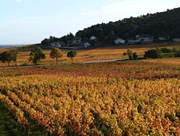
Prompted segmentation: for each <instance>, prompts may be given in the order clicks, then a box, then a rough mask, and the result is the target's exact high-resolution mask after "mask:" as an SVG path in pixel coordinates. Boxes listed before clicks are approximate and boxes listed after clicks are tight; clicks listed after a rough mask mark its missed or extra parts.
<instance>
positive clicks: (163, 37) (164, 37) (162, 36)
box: [158, 34, 169, 41]
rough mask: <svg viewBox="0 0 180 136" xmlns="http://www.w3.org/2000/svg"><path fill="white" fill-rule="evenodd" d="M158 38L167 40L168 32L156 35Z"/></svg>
mask: <svg viewBox="0 0 180 136" xmlns="http://www.w3.org/2000/svg"><path fill="white" fill-rule="evenodd" d="M158 40H160V41H166V40H169V35H168V34H161V35H159V36H158Z"/></svg>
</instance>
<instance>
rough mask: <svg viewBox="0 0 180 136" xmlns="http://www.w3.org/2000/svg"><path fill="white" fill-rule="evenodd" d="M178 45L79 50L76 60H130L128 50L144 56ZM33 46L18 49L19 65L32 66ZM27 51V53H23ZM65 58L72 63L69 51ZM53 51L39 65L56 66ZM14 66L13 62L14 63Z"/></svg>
mask: <svg viewBox="0 0 180 136" xmlns="http://www.w3.org/2000/svg"><path fill="white" fill-rule="evenodd" d="M176 45H180V42H179V43H178V42H177V43H174V42H172V43H152V44H147V45H126V46H112V47H102V48H97V49H90V50H77V56H76V57H75V58H74V62H75V63H79V62H86V61H94V60H110V59H122V58H128V56H123V53H124V52H126V51H127V49H128V48H131V49H132V51H133V52H136V53H137V55H138V56H144V52H145V51H147V50H148V49H152V48H157V47H160V48H161V47H168V48H173V47H174V46H176ZM32 47H33V46H32V45H30V46H29V47H28V48H27V49H26V48H25V49H24V48H18V50H19V52H18V56H17V65H23V64H26V65H32V63H29V61H28V59H29V54H30V50H31V49H32ZM4 50H8V49H0V52H2V51H4ZM23 50H25V51H23ZM62 51H63V57H62V58H60V59H59V63H62V64H63V63H71V60H70V59H69V58H68V57H67V52H68V50H62ZM50 52H51V50H50V49H49V50H44V53H45V56H46V59H42V60H41V62H40V63H39V64H42V65H44V64H55V63H56V62H55V60H54V59H52V58H50ZM12 65H14V64H13V62H12ZM0 66H8V64H7V63H0Z"/></svg>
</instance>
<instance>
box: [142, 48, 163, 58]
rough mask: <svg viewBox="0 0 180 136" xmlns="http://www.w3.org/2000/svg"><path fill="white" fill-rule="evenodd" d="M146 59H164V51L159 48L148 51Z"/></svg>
mask: <svg viewBox="0 0 180 136" xmlns="http://www.w3.org/2000/svg"><path fill="white" fill-rule="evenodd" d="M144 57H145V58H153V59H155V58H162V57H163V55H162V51H161V50H160V49H159V48H157V49H150V50H148V51H146V52H145V55H144Z"/></svg>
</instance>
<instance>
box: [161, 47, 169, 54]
mask: <svg viewBox="0 0 180 136" xmlns="http://www.w3.org/2000/svg"><path fill="white" fill-rule="evenodd" d="M160 50H161V51H162V53H171V52H172V51H171V49H168V48H166V47H165V48H161V49H160Z"/></svg>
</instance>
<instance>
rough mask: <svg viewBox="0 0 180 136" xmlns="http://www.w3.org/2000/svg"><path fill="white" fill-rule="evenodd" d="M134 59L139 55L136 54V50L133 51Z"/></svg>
mask: <svg viewBox="0 0 180 136" xmlns="http://www.w3.org/2000/svg"><path fill="white" fill-rule="evenodd" d="M133 59H134V60H137V59H138V55H137V54H136V52H134V53H133Z"/></svg>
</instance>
